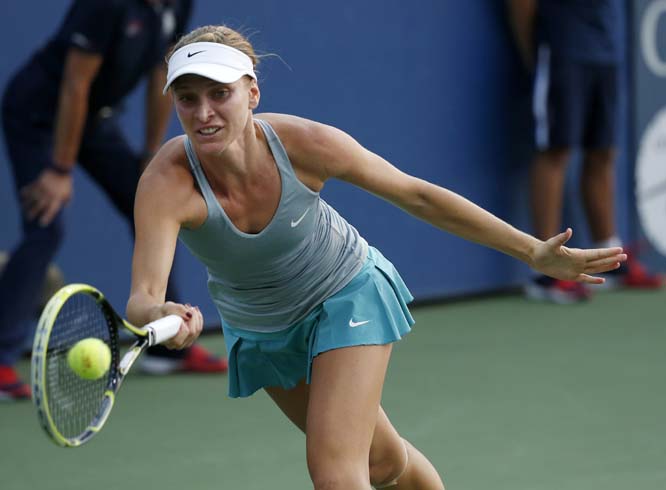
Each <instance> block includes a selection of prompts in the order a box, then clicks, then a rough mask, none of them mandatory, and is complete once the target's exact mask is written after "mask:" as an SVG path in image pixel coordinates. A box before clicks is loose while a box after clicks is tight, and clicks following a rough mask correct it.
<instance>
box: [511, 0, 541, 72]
mask: <svg viewBox="0 0 666 490" xmlns="http://www.w3.org/2000/svg"><path fill="white" fill-rule="evenodd" d="M506 4H507V11H508V17H509V24H510V25H511V30H512V32H513V36H514V38H515V41H516V45H517V47H518V51H519V52H520V56H521V57H522V59H523V63H525V66H526V67H527V69H528V70H530V71H531V70H532V67H533V66H534V22H535V17H536V9H537V0H506Z"/></svg>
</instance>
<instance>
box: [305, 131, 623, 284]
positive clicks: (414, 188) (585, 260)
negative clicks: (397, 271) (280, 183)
mask: <svg viewBox="0 0 666 490" xmlns="http://www.w3.org/2000/svg"><path fill="white" fill-rule="evenodd" d="M305 127H306V129H305V131H304V133H303V134H304V137H303V138H302V140H301V146H303V147H304V148H306V153H307V156H306V155H302V156H301V157H300V158H301V159H302V161H303V162H305V161H307V162H309V163H308V164H307V165H308V166H310V167H311V168H313V169H315V168H316V169H318V170H317V171H318V172H319V173H320V178H321V179H322V181H325V180H326V179H328V178H337V179H341V180H344V181H347V182H349V183H351V184H354V185H356V186H358V187H360V188H362V189H365V190H367V191H369V192H371V193H373V194H375V195H377V196H379V197H381V198H383V199H385V200H387V201H389V202H391V203H393V204H394V205H396V206H398V207H400V208H402V209H403V210H405V211H407V212H408V213H410V214H412V215H414V216H415V217H417V218H420V219H422V220H424V221H426V222H428V223H430V224H432V225H434V226H436V227H438V228H440V229H442V230H445V231H448V232H450V233H453V234H455V235H458V236H460V237H462V238H465V239H467V240H470V241H473V242H476V243H479V244H482V245H485V246H488V247H491V248H494V249H496V250H499V251H501V252H503V253H506V254H508V255H510V256H512V257H515V258H517V259H520V260H522V261H524V262H526V263H527V264H528V265H529V266H531V267H532V268H534V269H536V270H539V271H541V272H544V273H546V274H548V275H551V276H554V277H558V278H560V279H571V280H578V281H584V282H591V283H599V282H603V279H601V278H596V277H592V276H591V275H590V274H597V273H600V272H604V271H607V270H610V269H613V268H616V267H618V266H619V262H620V261H622V260H624V259H625V258H626V257H625V256H624V255H623V254H622V249H620V248H613V249H597V250H579V249H570V248H567V247H565V246H564V243H566V241H567V240H568V239H569V238H570V237H571V230H567V231H565V232H564V233H561V234H560V235H557V236H555V237H553V238H551V239H550V240H548V241H545V242H544V241H541V240H538V239H537V238H535V237H533V236H531V235H528V234H527V233H523V232H522V231H520V230H518V229H516V228H514V227H513V226H511V225H510V224H508V223H506V222H505V221H503V220H501V219H499V218H498V217H496V216H494V215H493V214H492V213H489V212H488V211H486V210H484V209H483V208H481V207H479V206H477V205H476V204H474V203H472V202H471V201H469V200H467V199H465V198H464V197H462V196H460V195H458V194H456V193H455V192H452V191H450V190H447V189H445V188H443V187H440V186H437V185H435V184H432V183H430V182H427V181H425V180H423V179H419V178H417V177H414V176H411V175H408V174H406V173H404V172H402V171H400V170H399V169H397V168H396V167H395V166H393V165H391V164H390V163H389V162H388V161H386V160H385V159H383V158H382V157H380V156H379V155H377V154H375V153H373V152H371V151H369V150H368V149H366V148H364V147H363V146H361V145H360V144H359V143H358V142H357V141H355V140H354V139H353V138H352V137H351V136H349V135H348V134H346V133H344V132H343V131H340V130H338V129H336V128H333V127H331V126H326V125H322V124H318V123H308V124H307V125H306V126H305ZM299 139H300V138H299Z"/></svg>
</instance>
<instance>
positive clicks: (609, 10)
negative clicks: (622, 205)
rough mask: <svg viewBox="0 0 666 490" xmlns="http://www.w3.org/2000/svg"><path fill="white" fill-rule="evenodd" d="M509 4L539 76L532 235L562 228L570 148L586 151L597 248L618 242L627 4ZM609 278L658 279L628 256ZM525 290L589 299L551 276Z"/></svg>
mask: <svg viewBox="0 0 666 490" xmlns="http://www.w3.org/2000/svg"><path fill="white" fill-rule="evenodd" d="M508 5H509V12H510V18H511V21H512V26H513V28H514V33H515V37H516V40H517V44H518V48H519V51H520V52H521V55H522V57H523V59H524V61H525V64H526V66H527V67H528V68H529V69H530V71H531V72H533V74H534V93H533V111H534V121H535V134H534V139H535V146H536V149H537V155H536V158H535V160H534V162H533V166H532V172H531V177H530V178H531V182H530V183H531V186H530V191H531V206H532V212H533V222H534V233H535V235H536V236H537V237H538V238H541V239H543V238H546V237H549V236H551V235H552V234H553V233H554V232H556V231H557V230H558V229H559V227H560V221H561V212H562V207H563V190H564V183H565V176H566V169H567V165H568V162H569V160H570V159H571V155H572V152H573V151H574V150H575V149H581V150H582V152H583V159H584V164H583V170H582V174H581V185H580V188H581V191H582V199H583V205H584V209H585V213H586V216H587V221H588V225H589V227H590V233H591V236H592V239H593V241H594V246H595V247H613V246H620V245H621V240H620V238H619V236H618V234H617V230H616V227H615V213H614V178H615V174H614V161H615V156H616V145H617V128H616V126H617V109H618V75H619V67H620V64H621V61H622V42H621V39H620V32H621V22H623V20H624V18H623V17H624V16H623V14H624V12H623V9H622V5H621V4H620V2H619V1H618V0H538V1H537V0H510V1H509V2H508ZM606 284H607V285H615V286H628V287H640V288H657V287H659V286H660V285H661V279H660V278H659V277H657V276H654V275H651V274H649V273H648V272H647V271H646V270H645V269H644V267H643V266H642V265H641V264H640V263H639V262H638V261H637V260H636V259H635V257H632V256H631V255H630V258H629V260H628V261H627V262H626V263H624V264H623V265H622V267H621V268H620V269H619V270H617V271H614V272H613V273H611V274H608V280H607V282H606ZM525 293H526V296H527V297H528V298H530V299H538V300H546V301H551V302H555V303H574V302H579V301H583V300H586V299H588V298H589V297H590V290H589V289H588V288H587V287H586V286H585V285H583V284H580V283H573V282H570V281H560V280H557V279H552V278H548V277H546V276H538V277H535V278H534V279H533V280H531V281H530V282H529V283H528V284H527V286H526V288H525Z"/></svg>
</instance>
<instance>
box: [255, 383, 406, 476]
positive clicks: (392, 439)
mask: <svg viewBox="0 0 666 490" xmlns="http://www.w3.org/2000/svg"><path fill="white" fill-rule="evenodd" d="M265 391H266V392H267V393H268V395H269V396H270V397H271V398H272V400H273V401H274V402H275V404H276V405H277V406H278V407H279V408H280V410H282V412H283V413H284V414H285V415H286V416H287V418H289V420H291V422H292V423H293V424H294V425H296V426H297V427H298V428H299V429H301V431H302V432H305V431H306V420H307V413H308V402H309V398H310V386H309V385H308V384H306V383H305V380H303V381H301V382H300V383H299V384H298V385H297V386H296V387H294V388H292V389H289V390H286V389H284V388H280V387H267V388H265ZM368 461H369V472H370V478H371V480H373V481H385V480H387V479H388V478H391V477H392V476H395V475H396V474H398V473H400V471H402V469H403V468H404V465H405V464H406V452H405V445H404V442H403V440H402V438H401V437H400V434H398V431H397V430H396V429H395V428H394V427H393V425H392V423H391V421H390V420H389V418H388V416H387V415H386V412H384V409H383V408H382V407H381V406H380V407H378V409H377V418H376V422H375V427H374V431H373V434H372V442H371V445H370V453H369V458H368Z"/></svg>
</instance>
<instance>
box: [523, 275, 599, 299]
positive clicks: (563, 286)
mask: <svg viewBox="0 0 666 490" xmlns="http://www.w3.org/2000/svg"><path fill="white" fill-rule="evenodd" d="M525 296H526V297H527V298H528V299H531V300H536V301H546V302H549V303H555V304H558V305H569V304H573V303H581V302H583V301H587V300H588V299H590V297H591V296H592V292H591V291H590V289H589V288H588V287H586V286H585V284H582V283H580V282H575V281H563V280H560V279H553V278H551V277H547V276H540V277H538V278H536V279H534V280H532V281H530V282H529V283H528V284H527V285H526V286H525Z"/></svg>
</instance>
